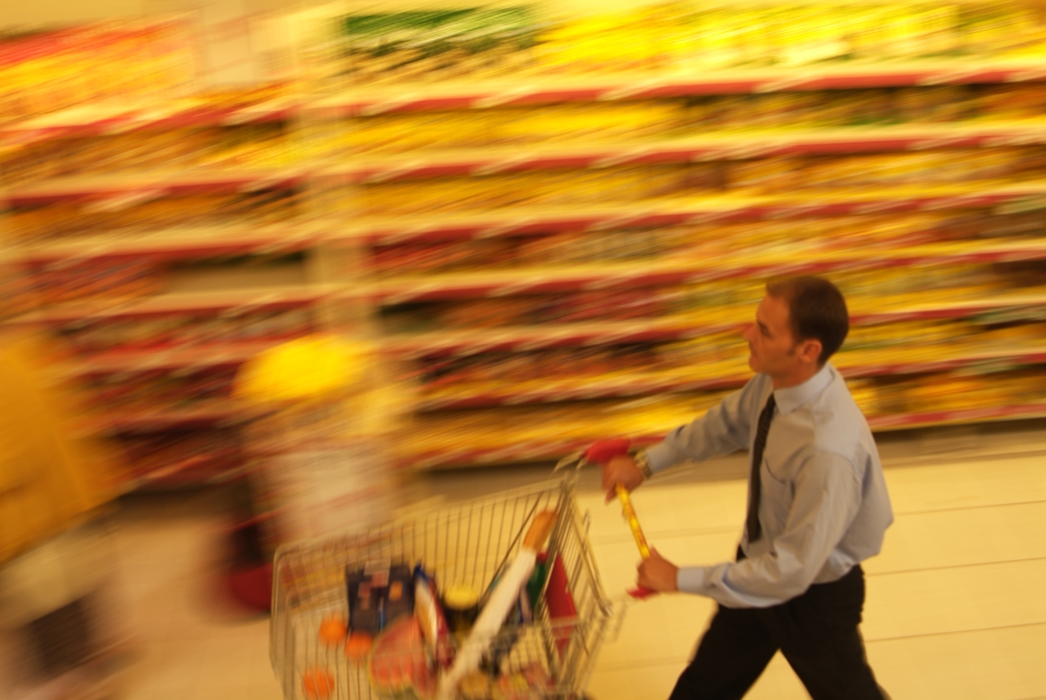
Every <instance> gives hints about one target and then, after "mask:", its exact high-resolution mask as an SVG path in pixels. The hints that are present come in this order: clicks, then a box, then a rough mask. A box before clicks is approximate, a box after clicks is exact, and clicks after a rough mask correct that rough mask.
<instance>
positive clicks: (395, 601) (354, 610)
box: [345, 561, 414, 634]
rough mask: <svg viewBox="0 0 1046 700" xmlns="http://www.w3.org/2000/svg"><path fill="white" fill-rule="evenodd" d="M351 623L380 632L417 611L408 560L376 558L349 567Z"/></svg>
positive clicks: (365, 630) (346, 582) (346, 578)
mask: <svg viewBox="0 0 1046 700" xmlns="http://www.w3.org/2000/svg"><path fill="white" fill-rule="evenodd" d="M345 585H346V589H347V592H348V601H349V627H350V629H351V630H352V631H353V632H359V631H362V632H369V633H371V634H377V633H378V632H380V631H381V630H383V629H385V628H386V627H387V626H388V625H390V624H391V623H393V622H395V621H396V620H397V619H399V618H400V617H405V616H408V615H410V614H411V613H413V612H414V585H413V575H412V574H411V570H410V567H409V566H406V565H405V564H389V562H380V561H379V562H373V563H371V564H368V565H367V566H365V567H362V568H355V569H351V570H349V569H347V570H346V571H345Z"/></svg>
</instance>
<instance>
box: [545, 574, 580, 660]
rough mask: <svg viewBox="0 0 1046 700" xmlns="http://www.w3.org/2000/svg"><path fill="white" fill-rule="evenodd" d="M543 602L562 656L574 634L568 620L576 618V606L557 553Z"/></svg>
mask: <svg viewBox="0 0 1046 700" xmlns="http://www.w3.org/2000/svg"><path fill="white" fill-rule="evenodd" d="M545 603H546V604H547V605H548V613H549V617H550V618H551V619H552V636H553V638H554V639H555V640H556V647H557V648H558V649H559V655H560V657H561V658H562V657H563V656H564V655H565V654H566V651H567V647H568V646H570V638H571V637H572V636H573V634H574V624H573V623H572V622H570V620H574V619H575V618H577V606H575V605H574V597H573V596H572V595H570V589H569V587H568V586H567V570H566V568H564V566H563V559H562V557H560V556H559V555H558V554H557V555H556V558H555V560H554V561H553V562H552V571H550V572H549V575H548V586H547V587H546V588H545Z"/></svg>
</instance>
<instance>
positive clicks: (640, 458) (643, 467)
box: [633, 450, 654, 479]
mask: <svg viewBox="0 0 1046 700" xmlns="http://www.w3.org/2000/svg"><path fill="white" fill-rule="evenodd" d="M633 459H634V460H635V463H636V467H638V468H639V471H640V472H642V474H643V478H644V479H649V478H651V477H652V476H654V472H653V471H651V469H650V459H649V458H648V457H647V456H646V450H640V451H639V452H636V456H635V457H634V458H633Z"/></svg>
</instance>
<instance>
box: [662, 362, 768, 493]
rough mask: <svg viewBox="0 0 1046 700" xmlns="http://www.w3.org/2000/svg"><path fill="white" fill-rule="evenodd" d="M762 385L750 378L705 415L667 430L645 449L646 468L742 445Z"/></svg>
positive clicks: (745, 443)
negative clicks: (669, 430) (661, 438)
mask: <svg viewBox="0 0 1046 700" xmlns="http://www.w3.org/2000/svg"><path fill="white" fill-rule="evenodd" d="M762 388H763V387H762V384H761V383H759V382H758V381H757V380H756V379H752V380H750V381H749V382H748V383H747V384H746V385H745V386H744V388H742V389H740V390H738V391H735V392H734V393H732V394H730V395H729V396H727V397H726V398H725V399H723V400H722V401H721V402H720V403H719V404H718V405H717V406H714V407H713V408H711V409H709V410H708V412H707V413H705V415H703V416H701V417H700V418H697V419H696V420H694V421H693V422H691V423H689V424H687V425H683V426H680V427H678V428H676V429H675V430H673V431H672V432H670V433H669V434H668V435H667V436H665V439H664V440H662V441H661V442H660V443H658V444H657V445H654V446H653V447H651V448H649V449H648V450H647V451H646V456H647V460H648V461H649V463H650V471H652V472H655V473H656V472H659V471H661V470H663V469H667V468H668V467H671V466H673V465H675V464H679V463H680V462H685V461H687V460H694V461H701V460H705V459H709V458H711V457H718V456H720V455H725V454H730V453H731V452H736V451H737V450H743V449H746V448H747V447H748V443H749V438H750V436H751V432H752V425H751V423H752V421H751V416H752V410H753V408H752V407H753V405H757V404H758V401H759V399H760V397H761V393H762Z"/></svg>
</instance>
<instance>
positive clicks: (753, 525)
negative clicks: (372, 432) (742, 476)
mask: <svg viewBox="0 0 1046 700" xmlns="http://www.w3.org/2000/svg"><path fill="white" fill-rule="evenodd" d="M776 405H777V403H776V402H775V401H774V395H773V394H772V393H771V394H770V398H769V399H767V400H766V406H764V407H763V412H762V413H760V414H759V425H758V426H757V427H756V431H755V444H754V445H752V479H751V482H752V497H751V498H750V499H749V501H748V518H747V519H746V520H745V527H746V528H747V529H748V541H749V542H755V541H756V540H758V539H759V537H760V536H761V535H762V534H763V532H762V528H761V527H760V526H759V491H760V488H759V465H760V464H762V462H763V449H764V448H765V447H766V436H767V435H769V434H770V421H771V420H773V418H774V407H775V406H776Z"/></svg>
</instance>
